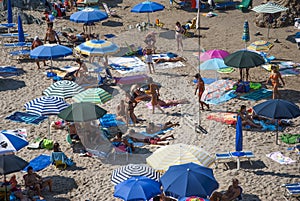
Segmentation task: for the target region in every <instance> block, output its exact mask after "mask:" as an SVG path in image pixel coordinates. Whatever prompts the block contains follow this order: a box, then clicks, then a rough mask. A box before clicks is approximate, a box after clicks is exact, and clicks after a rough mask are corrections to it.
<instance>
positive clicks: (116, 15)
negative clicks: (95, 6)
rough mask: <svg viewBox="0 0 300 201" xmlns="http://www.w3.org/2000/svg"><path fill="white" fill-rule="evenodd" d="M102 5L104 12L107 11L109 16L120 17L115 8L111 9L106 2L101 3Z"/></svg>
mask: <svg viewBox="0 0 300 201" xmlns="http://www.w3.org/2000/svg"><path fill="white" fill-rule="evenodd" d="M102 5H103V8H104V10H105V12H106V13H107V15H108V16H111V17H120V16H119V15H118V14H117V11H116V10H111V9H110V7H108V5H107V4H106V3H104V2H103V3H102Z"/></svg>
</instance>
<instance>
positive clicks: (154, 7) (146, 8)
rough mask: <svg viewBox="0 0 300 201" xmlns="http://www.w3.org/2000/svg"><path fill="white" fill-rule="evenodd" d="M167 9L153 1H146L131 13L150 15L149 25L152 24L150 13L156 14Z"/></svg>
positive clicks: (136, 6) (135, 7)
mask: <svg viewBox="0 0 300 201" xmlns="http://www.w3.org/2000/svg"><path fill="white" fill-rule="evenodd" d="M163 9H165V6H164V5H162V4H159V3H156V2H153V1H149V0H147V1H144V2H142V3H139V4H137V5H135V6H134V7H133V8H132V9H131V12H134V13H148V25H149V24H150V15H149V14H150V13H153V12H156V11H161V10H163Z"/></svg>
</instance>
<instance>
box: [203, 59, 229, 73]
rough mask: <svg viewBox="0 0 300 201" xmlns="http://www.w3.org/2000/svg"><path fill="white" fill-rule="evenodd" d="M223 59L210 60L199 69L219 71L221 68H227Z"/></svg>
mask: <svg viewBox="0 0 300 201" xmlns="http://www.w3.org/2000/svg"><path fill="white" fill-rule="evenodd" d="M227 67H228V66H226V65H225V63H224V60H223V59H218V58H215V59H210V60H207V61H205V62H204V63H202V64H201V65H200V66H199V68H200V70H216V71H217V70H219V69H221V68H227Z"/></svg>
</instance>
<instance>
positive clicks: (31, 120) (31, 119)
mask: <svg viewBox="0 0 300 201" xmlns="http://www.w3.org/2000/svg"><path fill="white" fill-rule="evenodd" d="M5 119H8V120H11V121H15V122H22V123H26V124H35V125H39V124H40V123H41V122H43V121H44V120H45V119H47V117H44V116H38V115H32V114H29V113H26V112H15V113H13V114H12V115H10V116H8V117H5Z"/></svg>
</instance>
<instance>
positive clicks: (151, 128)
mask: <svg viewBox="0 0 300 201" xmlns="http://www.w3.org/2000/svg"><path fill="white" fill-rule="evenodd" d="M174 126H180V124H179V122H176V123H172V122H171V121H168V122H167V123H165V124H164V125H162V124H161V125H157V126H156V125H155V124H154V123H153V122H150V123H149V124H148V126H147V128H146V132H147V133H149V134H153V133H156V132H159V131H161V130H166V129H168V128H172V127H174Z"/></svg>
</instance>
